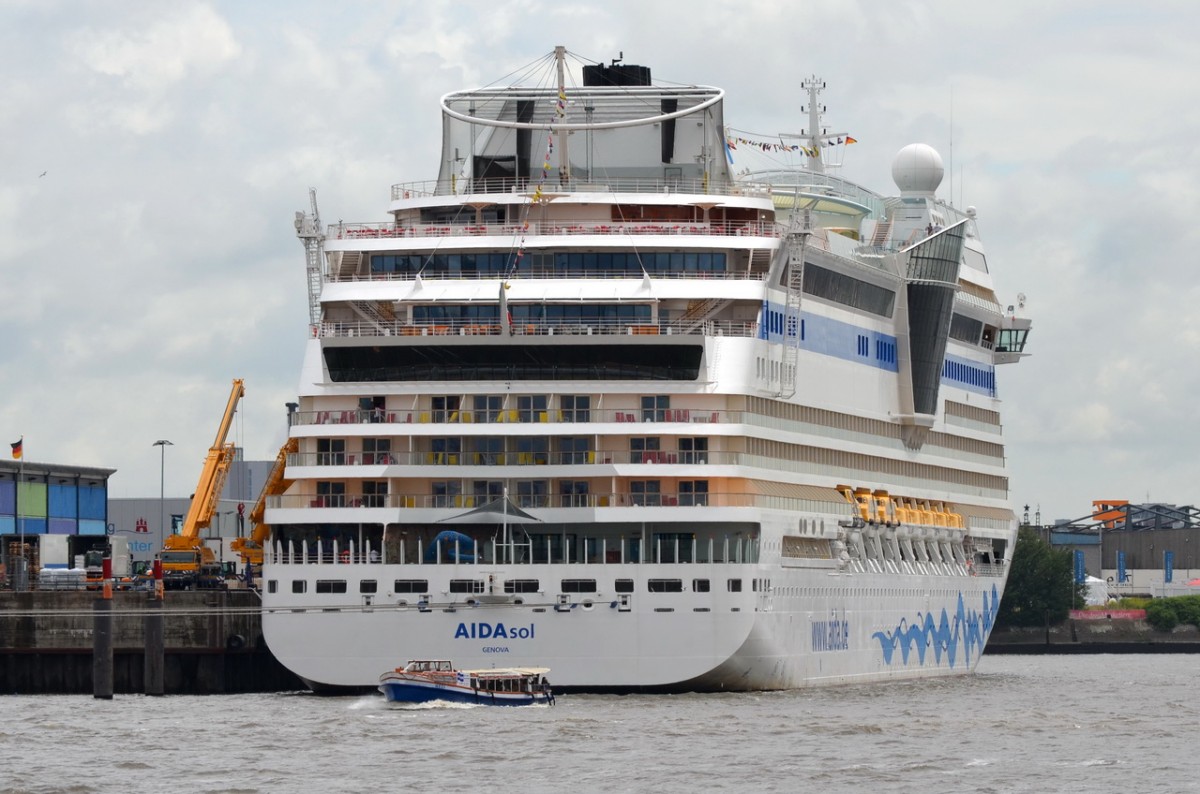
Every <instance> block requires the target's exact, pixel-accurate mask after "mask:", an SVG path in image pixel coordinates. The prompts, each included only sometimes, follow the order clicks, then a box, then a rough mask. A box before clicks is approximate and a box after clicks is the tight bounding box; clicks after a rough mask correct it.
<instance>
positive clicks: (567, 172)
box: [554, 45, 571, 185]
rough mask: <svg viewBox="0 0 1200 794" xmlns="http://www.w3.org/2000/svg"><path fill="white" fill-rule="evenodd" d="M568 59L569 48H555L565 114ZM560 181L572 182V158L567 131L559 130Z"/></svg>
mask: <svg viewBox="0 0 1200 794" xmlns="http://www.w3.org/2000/svg"><path fill="white" fill-rule="evenodd" d="M566 59H567V48H566V47H563V46H562V45H559V46H557V47H555V48H554V63H555V65H556V66H557V67H558V98H559V99H560V100H562V101H563V104H564V107H563V113H564V114H565V113H566V110H567V109H566V106H565V105H566V100H565V99H564V97H566V95H567V83H566ZM558 181H559V183H560V184H563V185H566V184H569V183H570V181H571V158H570V156H569V155H568V153H567V131H566V130H559V132H558Z"/></svg>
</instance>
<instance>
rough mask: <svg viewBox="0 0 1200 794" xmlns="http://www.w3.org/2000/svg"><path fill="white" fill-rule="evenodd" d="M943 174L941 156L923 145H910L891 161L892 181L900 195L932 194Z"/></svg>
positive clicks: (930, 147) (944, 170)
mask: <svg viewBox="0 0 1200 794" xmlns="http://www.w3.org/2000/svg"><path fill="white" fill-rule="evenodd" d="M945 173H946V169H945V168H944V167H943V166H942V156H941V155H940V154H938V153H937V150H936V149H934V148H933V147H932V146H929V145H927V144H924V143H910V144H909V145H908V146H905V147H904V148H903V149H901V150H900V151H899V152H897V153H896V158H895V159H894V160H892V181H894V182H895V183H896V187H898V188H900V192H901V193H910V192H911V193H933V192H934V191H935V190H937V189H938V185H940V184H942V176H943V175H944V174H945Z"/></svg>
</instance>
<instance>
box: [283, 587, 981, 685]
mask: <svg viewBox="0 0 1200 794" xmlns="http://www.w3.org/2000/svg"><path fill="white" fill-rule="evenodd" d="M320 567H324V566H290V568H294V569H296V570H288V571H283V570H282V569H273V570H272V571H270V572H268V575H269V576H274V575H279V576H287V577H291V576H304V575H308V576H313V577H314V578H316V577H319V576H328V575H329V574H328V572H325V573H321V572H312V570H311V569H313V568H320ZM340 567H341V568H343V569H344V568H349V569H354V568H362V570H361V571H359V572H358V573H359V575H361V576H363V577H364V578H365V577H368V576H369V577H370V578H372V579H379V580H385V581H386V580H387V579H391V578H397V577H399V576H400V575H408V576H411V575H412V573H411V568H412V566H389V565H377V566H340ZM434 567H435V566H429V568H434ZM446 567H457V568H459V572H458V574H457V575H463V572H462V567H464V566H446ZM549 567H554V566H549ZM592 567H593V566H570V568H571V569H574V570H572V571H571V572H570V573H571V574H572V575H574V576H580V575H592V574H594V575H596V576H600V575H602V574H600V573H595V572H594V571H586V570H579V569H580V568H585V569H586V568H592ZM594 567H595V568H598V569H604V568H608V569H624V568H625V566H616V565H611V566H594ZM646 567H653V566H646ZM689 567H690V568H691V570H689V571H688V575H689V576H696V577H701V576H709V577H711V578H712V579H713V580H714V581H718V582H720V583H722V584H723V583H724V581H725V579H726V577H731V576H739V577H741V578H744V579H746V580H751V579H753V578H759V579H765V578H767V576H766V575H765V574H766V572H765V571H763V570H762V569H761V568H759V567H757V566H750V565H746V566H728V565H725V566H709V565H694V566H689ZM406 568H407V569H409V570H407V571H404V570H403V569H406ZM305 569H309V570H305ZM714 569H720V570H714ZM339 573H346V574H349V575H353V574H350V571H342V572H339ZM502 574H503V570H502V569H501V571H500V575H502ZM423 575H431V574H429V573H428V572H427V571H426V572H423ZM526 575H528V574H526ZM604 575H607V576H614V575H615V576H626V575H636V574H635V573H634V572H630V571H628V570H616V571H605V572H604ZM644 575H647V576H654V575H656V574H655V572H648V573H647V574H644ZM676 575H678V573H676ZM718 577H720V578H718ZM770 579H771V580H772V586H771V590H770V591H769V592H753V591H751V592H741V593H725V592H709V593H678V594H641V593H639V594H638V595H637V596H636V597H635V598H632V599H630V600H629V601H628V602H626V604H627V605H628V609H626V608H625V607H624V606H623V605H622V602H621V601H619V600H617V599H616V598H614V597H613V595H612V593H611V590H607V588H606V589H605V591H602V592H601V593H598V594H596V595H595V596H592V597H585V596H577V597H575V598H574V600H573V601H572V602H571V603H568V604H557V603H556V604H553V605H547V604H545V603H544V602H543V603H541V604H540V605H539V602H537V601H531V602H528V603H524V604H511V603H510V604H506V605H498V604H484V603H477V604H476V605H474V606H467V605H465V604H463V603H461V602H460V603H458V604H457V605H448V604H445V603H443V604H441V605H436V604H429V605H415V604H412V603H408V604H398V603H392V604H390V605H387V606H384V605H380V604H378V603H375V604H373V605H372V606H371V608H369V609H363V608H362V607H361V606H356V605H352V604H346V605H345V607H344V608H343V609H335V608H331V607H330V606H328V605H325V606H324V607H323V608H322V609H320V610H295V609H288V608H277V606H278V605H276V604H275V603H273V602H272V600H271V599H270V598H269V596H267V597H266V598H265V601H264V608H265V609H264V614H263V630H264V634H265V636H266V639H267V642H268V644H269V646H270V648H271V650H272V652H273V653H274V654H275V656H276V657H277V658H278V659H279V660H280V661H281V662H282V663H283V664H284V665H285V666H287V667H288V668H289V669H291V670H292V671H293V672H295V673H296V674H297V675H299V676H300V677H301V678H303V679H304V680H305V681H307V682H308V683H309V684H310V686H312V687H313V688H314V689H324V688H369V687H373V686H375V685H376V683H377V682H378V670H379V669H380V668H385V669H386V668H387V667H389V666H390V665H391V664H394V660H395V659H396V658H411V657H413V656H417V655H420V656H425V657H445V658H454V659H455V660H456V661H458V662H459V663H460V664H462V665H463V666H464V668H469V667H478V668H486V667H491V666H505V667H509V666H523V665H525V666H529V665H543V664H544V665H547V666H549V667H551V668H553V669H554V671H555V686H556V688H557V689H570V690H576V691H731V690H732V691H754V690H775V689H795V688H804V687H810V686H822V685H833V684H843V683H854V682H865V681H875V680H889V679H910V678H921V677H929V676H940V675H954V674H961V673H968V672H970V671H972V670H973V669H974V668H975V665H976V664H977V662H978V660H979V656H980V654H981V653H982V652H983V648H984V645H985V644H986V641H987V636H988V634H989V632H990V631H991V627H992V625H993V622H994V619H995V615H996V612H997V609H998V605H999V600H1000V596H1001V594H1002V591H1003V580H1002V579H1001V578H999V577H991V576H970V575H967V576H933V575H925V576H922V575H907V576H897V575H894V574H883V573H877V574H839V573H837V572H836V571H828V570H787V569H779V568H776V569H774V571H772V572H771V573H770ZM318 636H319V637H321V638H322V641H321V642H320V643H314V642H313V637H318Z"/></svg>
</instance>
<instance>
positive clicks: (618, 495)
mask: <svg viewBox="0 0 1200 794" xmlns="http://www.w3.org/2000/svg"><path fill="white" fill-rule="evenodd" d="M572 482H573V483H574V482H576V481H572ZM543 484H546V485H548V483H545V482H543ZM468 485H469V483H468ZM447 486H448V490H449V489H450V488H449V487H450V486H460V484H459V483H457V482H455V483H447ZM647 487H650V486H647ZM498 498H499V497H498V495H497V494H462V493H420V494H397V493H390V494H336V493H335V494H278V495H274V496H268V497H267V508H268V509H283V510H297V509H305V508H319V509H322V510H326V509H347V508H371V507H374V508H381V509H384V508H386V509H392V510H394V509H397V508H399V509H443V510H449V511H453V510H463V509H473V508H476V507H482V506H484V505H486V504H488V503H489V502H493V501H495V500H496V499H498ZM509 499H510V500H511V501H512V503H513V504H514V505H516V506H517V507H519V508H521V509H523V510H525V509H535V510H536V509H547V508H592V509H598V508H605V507H609V508H651V507H778V508H783V509H788V508H794V509H802V508H803V509H811V508H812V506H813V504H814V503H812V502H810V501H809V500H805V499H789V498H785V497H776V496H767V495H763V494H756V493H709V492H703V491H702V492H697V491H695V490H690V491H689V490H648V491H642V492H634V491H617V492H604V493H570V494H562V493H558V494H550V493H537V494H520V493H518V494H512V493H510V494H509ZM828 507H829V506H828V505H825V508H826V510H825V512H828ZM502 522H503V517H502V516H501V515H500V514H498V513H492V512H489V513H487V514H486V515H481V516H480V518H479V523H480V524H487V525H493V524H500V523H502Z"/></svg>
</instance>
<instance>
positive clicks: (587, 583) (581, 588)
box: [560, 579, 596, 593]
mask: <svg viewBox="0 0 1200 794" xmlns="http://www.w3.org/2000/svg"><path fill="white" fill-rule="evenodd" d="M560 584H561V589H562V591H563V592H564V593H594V592H596V580H595V579H563V580H562V582H561V583H560Z"/></svg>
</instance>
